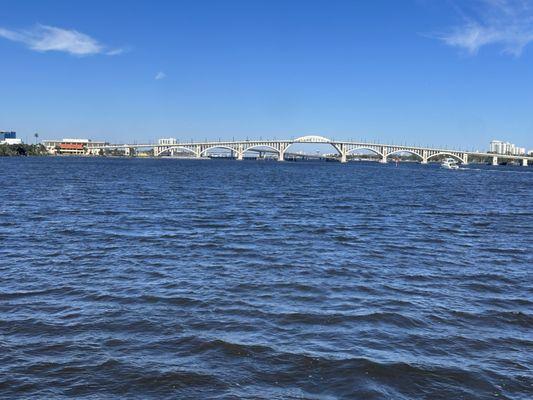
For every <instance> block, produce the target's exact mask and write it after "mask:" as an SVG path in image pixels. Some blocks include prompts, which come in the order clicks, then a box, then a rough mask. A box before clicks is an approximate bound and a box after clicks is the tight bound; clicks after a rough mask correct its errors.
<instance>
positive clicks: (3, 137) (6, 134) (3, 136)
mask: <svg viewBox="0 0 533 400" xmlns="http://www.w3.org/2000/svg"><path fill="white" fill-rule="evenodd" d="M21 143H22V140H21V139H17V132H14V131H0V144H21Z"/></svg>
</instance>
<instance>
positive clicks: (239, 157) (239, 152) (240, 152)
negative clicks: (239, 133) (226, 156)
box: [232, 144, 244, 161]
mask: <svg viewBox="0 0 533 400" xmlns="http://www.w3.org/2000/svg"><path fill="white" fill-rule="evenodd" d="M238 147H239V148H238V149H237V150H235V151H236V152H237V160H238V161H242V159H243V157H244V149H243V146H242V144H241V145H239V146H238ZM232 153H233V151H232ZM232 155H233V154H232Z"/></svg>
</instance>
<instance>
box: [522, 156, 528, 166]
mask: <svg viewBox="0 0 533 400" xmlns="http://www.w3.org/2000/svg"><path fill="white" fill-rule="evenodd" d="M522 167H527V158H524V159H522Z"/></svg>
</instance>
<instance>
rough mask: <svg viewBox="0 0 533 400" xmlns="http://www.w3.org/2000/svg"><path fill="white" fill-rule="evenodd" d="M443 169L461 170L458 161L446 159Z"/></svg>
mask: <svg viewBox="0 0 533 400" xmlns="http://www.w3.org/2000/svg"><path fill="white" fill-rule="evenodd" d="M441 166H442V168H446V169H459V165H458V164H457V161H455V160H454V159H453V158H446V159H444V161H443V162H442V164H441Z"/></svg>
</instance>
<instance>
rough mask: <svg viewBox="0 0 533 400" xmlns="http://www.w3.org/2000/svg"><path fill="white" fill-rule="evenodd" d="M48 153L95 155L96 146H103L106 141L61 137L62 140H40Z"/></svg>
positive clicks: (97, 151)
mask: <svg viewBox="0 0 533 400" xmlns="http://www.w3.org/2000/svg"><path fill="white" fill-rule="evenodd" d="M41 143H42V144H43V146H44V147H45V148H46V151H47V152H48V153H50V154H70V155H97V154H99V153H100V149H96V148H95V147H98V146H105V145H106V144H108V143H107V142H101V141H92V140H90V139H78V138H63V139H62V140H43V141H42V142H41Z"/></svg>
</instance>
